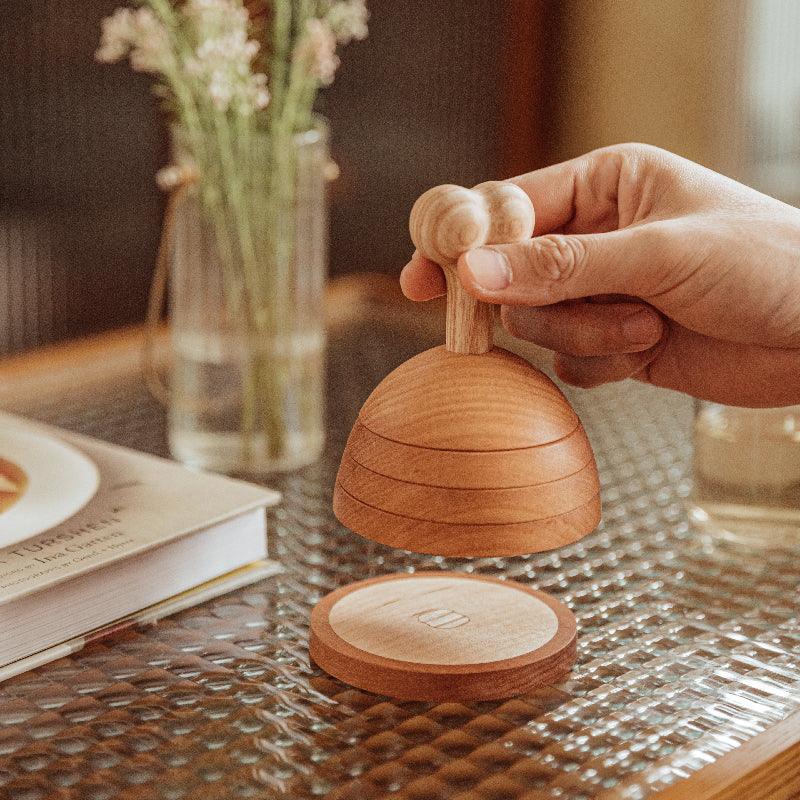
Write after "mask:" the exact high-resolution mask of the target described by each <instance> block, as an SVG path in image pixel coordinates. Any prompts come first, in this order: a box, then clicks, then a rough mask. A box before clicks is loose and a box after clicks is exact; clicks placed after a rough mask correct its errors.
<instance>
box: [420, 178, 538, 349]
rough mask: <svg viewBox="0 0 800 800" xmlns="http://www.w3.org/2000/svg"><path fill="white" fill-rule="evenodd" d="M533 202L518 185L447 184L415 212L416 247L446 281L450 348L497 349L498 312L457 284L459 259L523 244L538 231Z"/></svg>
mask: <svg viewBox="0 0 800 800" xmlns="http://www.w3.org/2000/svg"><path fill="white" fill-rule="evenodd" d="M533 223H534V212H533V205H532V204H531V201H530V199H529V198H528V196H527V195H526V194H525V192H523V191H522V189H520V188H519V187H518V186H516V185H515V184H513V183H506V182H504V181H488V182H487V183H481V184H479V185H478V186H476V187H475V188H474V189H465V188H464V187H463V186H455V185H453V184H444V185H442V186H434V187H433V188H432V189H428V191H427V192H425V193H424V194H423V195H422V196H421V197H420V198H419V199H418V200H417V202H416V203H414V207H413V208H412V209H411V219H410V221H409V229H410V232H411V240H412V241H413V242H414V245H415V246H416V248H417V249H418V250H419V252H420V253H422V254H423V255H424V256H426V257H427V258H429V259H431V260H432V261H435V262H436V263H437V264H439V265H440V266H441V267H442V269H443V270H444V274H445V279H446V280H447V330H446V347H447V349H448V350H451V351H452V352H455V353H486V352H488V351H489V350H491V349H492V317H493V309H492V307H491V305H489V304H487V303H481V302H479V301H478V300H476V299H475V298H474V297H472V295H470V294H468V293H467V292H466V291H465V290H464V288H463V287H462V286H461V283H460V282H459V280H458V275H457V274H456V268H455V267H456V261H458V257H459V256H460V255H461V254H462V253H464V252H466V251H467V250H472V249H473V248H475V247H480V246H481V245H484V244H501V243H508V242H516V241H523V240H524V239H527V238H530V236H531V235H532V233H533Z"/></svg>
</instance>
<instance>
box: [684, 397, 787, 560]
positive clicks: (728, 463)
mask: <svg viewBox="0 0 800 800" xmlns="http://www.w3.org/2000/svg"><path fill="white" fill-rule="evenodd" d="M689 514H690V516H691V518H692V519H693V521H694V522H695V523H697V524H698V525H699V526H700V527H701V528H702V529H703V530H705V531H706V532H708V533H710V534H711V535H713V536H717V537H721V538H724V539H729V540H732V541H735V542H739V543H745V544H751V545H757V546H766V547H794V546H798V545H800V406H789V407H786V408H769V409H751V408H735V407H732V406H723V405H719V404H717V403H707V402H702V401H698V402H697V405H696V410H695V422H694V489H693V493H692V497H691V501H690V508H689Z"/></svg>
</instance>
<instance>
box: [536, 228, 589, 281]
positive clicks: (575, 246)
mask: <svg viewBox="0 0 800 800" xmlns="http://www.w3.org/2000/svg"><path fill="white" fill-rule="evenodd" d="M533 242H534V246H533V247H532V248H531V250H530V255H531V259H530V260H531V264H530V266H531V268H532V271H533V272H534V273H536V275H537V276H538V277H541V278H545V279H547V280H551V281H555V282H565V281H568V280H570V278H572V276H573V275H574V274H575V272H576V271H577V270H578V269H579V268H580V267H581V266H582V265H583V262H584V261H585V259H586V246H585V244H584V243H583V242H582V240H581V239H579V238H577V237H575V236H563V235H561V234H548V235H547V236H540V237H539V238H538V239H534V240H533Z"/></svg>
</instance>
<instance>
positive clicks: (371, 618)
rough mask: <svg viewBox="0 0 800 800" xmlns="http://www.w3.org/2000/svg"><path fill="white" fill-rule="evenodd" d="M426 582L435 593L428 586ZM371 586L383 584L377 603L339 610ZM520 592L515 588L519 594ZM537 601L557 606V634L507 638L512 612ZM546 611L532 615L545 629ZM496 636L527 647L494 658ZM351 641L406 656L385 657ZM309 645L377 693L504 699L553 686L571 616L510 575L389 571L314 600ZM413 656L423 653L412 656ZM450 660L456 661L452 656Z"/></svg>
mask: <svg viewBox="0 0 800 800" xmlns="http://www.w3.org/2000/svg"><path fill="white" fill-rule="evenodd" d="M426 581H430V582H431V584H432V586H434V590H432V591H425V589H424V583H425V582H426ZM447 581H449V582H450V583H451V585H450V586H449V587H445V591H444V592H443V591H442V586H441V585H440V584H442V583H443V582H447ZM381 584H383V585H384V586H381ZM462 584H463V589H460V590H459V589H458V586H460V585H462ZM480 587H485V589H491V590H494V591H493V592H491V593H490V594H492V595H494V594H497V595H498V596H497V597H492V599H491V601H487V602H482V599H483V597H482V594H484V593H485V592H482V591H481V588H480ZM373 588H378V589H386V590H387V591H386V592H380V593H379V594H380V596H381V598H382V600H381V602H377V597H373V598H371V599H370V598H365V603H364V604H361V605H360V604H359V603H358V602H355V603H351V604H350V606H351V607H350V608H348V609H346V611H345V612H344V613H339V614H338V615H337V613H336V608H337V605H338V604H339V603H340V602H345V599H346V598H348V597H349V596H350V595H352V594H353V593H360V592H364V594H367V591H365V590H370V589H373ZM387 592H388V594H387ZM514 592H519V596H518V598H515V597H514V594H513V593H514ZM384 594H386V597H388V599H386V598H384V597H383V595H384ZM381 605H382V607H381ZM439 606H443V607H441V608H440V607H439ZM462 607H463V609H462ZM535 607H538V608H539V609H542V610H543V611H544V612H545V614H544V617H550V616H551V615H550V612H552V615H554V616H555V626H554V627H555V632H553V631H552V630H548V631H546V632H545V635H544V636H540V635H538V634H539V633H541V631H539V632H537V631H535V630H534V628H533V627H531V630H530V631H528V632H527V634H528V636H529V637H530V641H531V647H530V649H528V650H527V651H526V648H525V646H524V641H523V640H522V638H521V637H517V638H516V639H515V640H513V641H511V642H508V641H506V639H505V637H506V636H508V635H510V636H511V638H512V639H513V631H509V626H510V627H511V628H513V626H514V620H515V619H518V618H519V617H520V616H521V615H525V614H526V613H527V614H531V611H532V609H534V608H535ZM382 610H386V611H391V610H393V611H394V613H391V614H390V613H387V614H386V617H385V623H384V624H385V627H384V628H381V627H380V624H381V613H382ZM465 610H466V613H465ZM536 613H537V614H539V613H540V612H536ZM544 617H542V616H539V618H538V619H536V620H535V622H536V623H538V624H540V625H541V624H544V625H545V626H547V625H548V624H549V622H548V621H547V620H546V619H544ZM332 619H333V621H334V625H335V628H334V625H332V624H331V620H332ZM442 621H443V622H444V624H441V623H442ZM395 638H396V639H398V640H400V641H394V639H395ZM348 639H349V640H350V641H349V640H348ZM494 639H498V641H500V642H503V644H502V647H503V648H505V650H506V651H508V650H509V648H511V651H512V652H521V654H520V655H515V656H512V657H508V658H495V657H493V656H492V654H491V647H492V641H493V640H494ZM542 640H545V643H544V644H541V641H542ZM353 641H356V642H358V643H359V644H362V645H363V647H367V648H368V647H373V648H374V649H375V650H378V651H379V652H386V651H387V649H388V650H389V651H390V652H394V653H399V654H402V655H403V657H402V658H398V657H387V656H384V655H379V654H377V653H375V652H370V651H369V650H368V649H363V647H358V646H355V645H354V644H353V643H352V642H353ZM309 649H310V656H311V658H312V660H313V661H314V662H316V663H317V664H318V665H319V666H320V667H322V668H323V669H324V670H326V671H327V672H329V673H330V674H331V675H334V676H335V677H337V678H339V679H341V680H343V681H345V682H347V683H349V684H351V685H353V686H357V687H358V688H361V689H365V690H367V691H371V692H376V693H378V694H387V695H390V696H392V697H398V698H401V699H409V700H428V701H445V700H452V701H457V700H490V699H499V698H503V697H512V696H515V695H518V694H522V693H524V692H527V691H530V690H531V689H533V688H535V687H537V686H541V685H542V684H546V683H550V682H552V681H554V680H556V679H557V678H560V677H561V676H563V675H564V674H565V673H567V672H568V671H569V669H571V667H572V665H573V663H574V661H575V652H576V645H575V619H574V616H573V615H572V612H571V611H570V610H569V609H568V608H567V607H566V606H565V605H564V604H563V603H561V602H559V601H558V600H556V599H554V598H552V597H549V596H548V595H545V594H543V593H541V592H538V591H536V590H535V589H531V588H529V587H527V586H522V585H521V584H517V583H514V582H513V581H500V580H498V579H496V578H488V577H484V576H479V575H462V574H459V573H448V572H429V573H424V572H421V573H415V574H412V575H401V576H394V575H388V576H382V577H379V578H370V579H368V580H365V581H359V582H358V583H355V584H350V585H349V586H345V587H343V588H341V589H337V590H336V591H334V592H332V593H331V594H329V595H327V596H326V597H324V598H323V599H322V600H321V601H320V602H319V603H317V605H316V606H315V608H314V610H313V611H312V614H311V641H310V648H309ZM414 653H419V656H418V658H420V659H422V660H419V661H417V660H411V659H413V658H414V655H413V654H414ZM472 658H474V659H475V660H474V661H473V660H472ZM452 661H455V662H459V663H448V662H452ZM442 662H445V663H442Z"/></svg>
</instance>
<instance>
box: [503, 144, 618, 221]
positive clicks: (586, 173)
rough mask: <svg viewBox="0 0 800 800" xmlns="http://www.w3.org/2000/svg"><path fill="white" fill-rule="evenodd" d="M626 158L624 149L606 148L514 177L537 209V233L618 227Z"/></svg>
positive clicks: (512, 179)
mask: <svg viewBox="0 0 800 800" xmlns="http://www.w3.org/2000/svg"><path fill="white" fill-rule="evenodd" d="M624 162H625V154H624V153H623V152H622V151H617V150H615V149H613V148H604V149H602V150H594V151H592V152H591V153H587V154H586V155H582V156H579V157H578V158H573V159H571V160H570V161H564V162H562V163H560V164H553V165H552V166H549V167H544V168H543V169H537V170H534V171H533V172H528V173H526V174H525V175H518V176H517V177H515V178H511V179H510V180H511V182H512V183H515V184H516V185H517V186H519V187H520V188H521V189H522V190H523V191H524V192H525V193H526V194H527V195H528V197H530V199H531V202H532V203H533V207H534V209H536V228H535V230H534V232H533V233H534V236H541V235H542V234H545V233H603V232H606V231H609V230H615V229H616V228H617V227H618V225H619V213H618V205H617V194H618V189H619V183H620V174H621V171H622V168H623V164H624Z"/></svg>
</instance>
